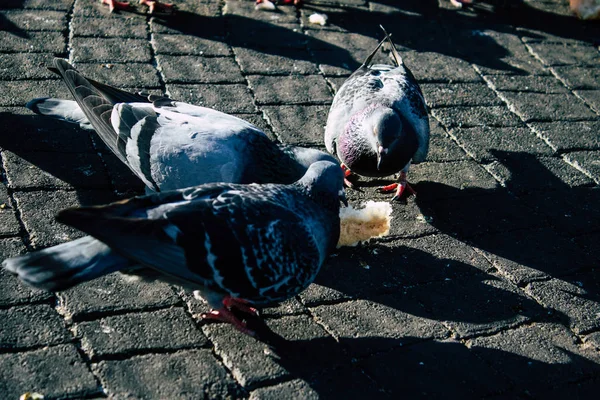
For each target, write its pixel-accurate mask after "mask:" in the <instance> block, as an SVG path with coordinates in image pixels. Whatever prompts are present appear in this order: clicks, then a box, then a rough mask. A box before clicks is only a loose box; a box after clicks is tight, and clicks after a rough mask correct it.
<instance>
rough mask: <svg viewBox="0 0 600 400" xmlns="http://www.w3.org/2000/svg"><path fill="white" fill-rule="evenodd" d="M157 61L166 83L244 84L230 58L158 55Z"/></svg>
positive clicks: (236, 66)
mask: <svg viewBox="0 0 600 400" xmlns="http://www.w3.org/2000/svg"><path fill="white" fill-rule="evenodd" d="M157 59H158V65H159V69H160V70H161V71H162V73H163V74H164V77H165V82H166V83H245V81H244V78H243V77H242V74H241V72H240V69H239V67H238V65H237V64H236V62H235V60H234V59H233V58H231V57H210V58H207V57H199V56H166V55H160V56H158V57H157Z"/></svg>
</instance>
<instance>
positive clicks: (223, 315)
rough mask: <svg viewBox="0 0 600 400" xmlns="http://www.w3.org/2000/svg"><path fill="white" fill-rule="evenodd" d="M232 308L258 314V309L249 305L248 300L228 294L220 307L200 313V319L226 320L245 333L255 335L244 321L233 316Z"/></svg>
mask: <svg viewBox="0 0 600 400" xmlns="http://www.w3.org/2000/svg"><path fill="white" fill-rule="evenodd" d="M233 309H236V310H239V311H241V312H244V313H247V314H251V315H254V316H258V310H257V309H256V308H254V307H251V306H250V305H249V304H248V302H246V301H244V300H242V299H235V298H233V297H230V296H228V297H225V298H224V299H223V307H222V308H219V309H218V310H211V311H210V312H207V313H202V314H201V317H202V319H209V320H212V321H220V322H227V323H229V324H231V325H233V326H234V328H235V329H237V330H238V331H240V332H242V333H245V334H246V335H249V336H256V332H254V331H253V330H252V329H249V328H248V327H247V326H246V322H244V321H242V320H241V319H239V318H238V317H236V316H235V314H234V313H233V312H232V311H231V310H233Z"/></svg>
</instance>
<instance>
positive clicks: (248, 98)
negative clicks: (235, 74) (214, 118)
mask: <svg viewBox="0 0 600 400" xmlns="http://www.w3.org/2000/svg"><path fill="white" fill-rule="evenodd" d="M167 90H168V92H169V95H170V96H171V97H172V98H173V99H177V100H180V101H184V102H186V103H190V104H194V105H197V106H202V107H208V108H213V109H215V110H219V111H222V112H224V113H227V114H231V113H254V112H256V107H255V106H254V102H253V99H252V94H251V93H250V90H249V89H248V87H247V86H246V85H167Z"/></svg>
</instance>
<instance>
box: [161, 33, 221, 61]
mask: <svg viewBox="0 0 600 400" xmlns="http://www.w3.org/2000/svg"><path fill="white" fill-rule="evenodd" d="M152 45H153V46H154V49H155V51H156V54H167V55H195V56H230V55H231V49H230V48H229V46H228V45H227V44H226V43H224V39H223V38H220V37H214V38H205V37H197V36H195V35H165V34H160V33H156V34H153V35H152Z"/></svg>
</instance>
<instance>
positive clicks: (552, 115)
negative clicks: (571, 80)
mask: <svg viewBox="0 0 600 400" xmlns="http://www.w3.org/2000/svg"><path fill="white" fill-rule="evenodd" d="M502 97H503V98H504V99H505V100H506V101H507V102H508V104H509V106H510V107H511V108H513V109H514V110H515V112H516V113H517V115H519V116H520V117H521V118H522V119H523V120H524V121H526V122H530V121H561V120H567V121H568V120H581V119H596V118H598V116H597V115H596V114H595V113H594V112H592V111H590V109H589V108H588V107H587V106H586V105H585V104H584V103H583V102H582V101H581V100H579V99H578V98H577V97H575V96H573V95H572V94H558V93H548V94H547V93H519V92H503V93H502Z"/></svg>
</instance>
